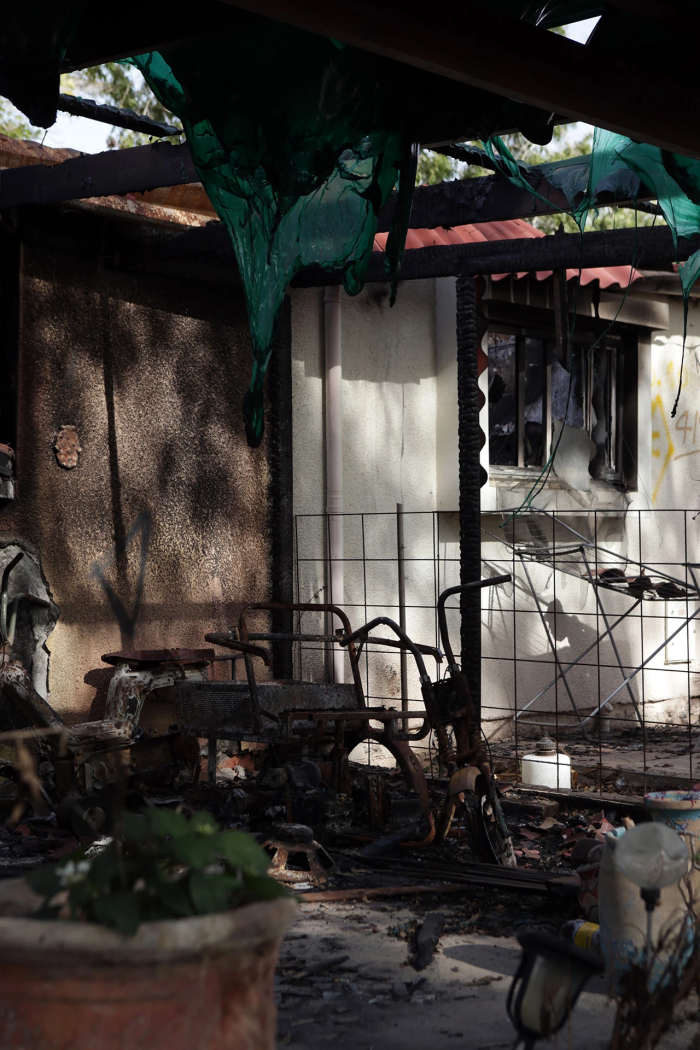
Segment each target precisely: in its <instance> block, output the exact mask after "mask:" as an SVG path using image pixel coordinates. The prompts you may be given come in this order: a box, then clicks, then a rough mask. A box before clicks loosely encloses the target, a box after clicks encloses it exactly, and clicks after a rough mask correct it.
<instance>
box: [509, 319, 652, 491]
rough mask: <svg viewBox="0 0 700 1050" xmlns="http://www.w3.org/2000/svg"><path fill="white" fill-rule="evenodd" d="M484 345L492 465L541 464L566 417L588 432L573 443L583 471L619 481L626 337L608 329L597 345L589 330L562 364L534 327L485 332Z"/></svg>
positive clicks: (572, 425)
mask: <svg viewBox="0 0 700 1050" xmlns="http://www.w3.org/2000/svg"><path fill="white" fill-rule="evenodd" d="M488 345H489V370H488V375H489V393H488V410H489V462H490V463H491V465H492V466H496V467H499V466H500V467H535V468H537V467H541V466H543V465H544V464H545V463H546V462H547V459H548V458H549V455H550V453H551V451H552V448H553V442H554V441H556V439H557V435H558V434H559V433H560V431H561V427H560V425H559V424H560V423H564V424H565V425H566V427H567V428H573V429H574V430H575V431H579V432H580V433H581V435H582V436H585V435H587V438H586V440H585V441H583V440H582V441H581V442H580V443H579V444H578V445H577V448H579V449H580V451H581V455H583V456H584V460H583V462H582V463H581V464H579V467H580V471H582V472H583V475H582V476H583V477H585V478H588V476H589V475H590V476H592V477H594V478H599V479H601V480H604V481H608V482H611V483H613V484H621V483H622V481H623V443H624V435H625V420H624V396H623V395H624V391H623V376H624V342H623V339H622V338H621V337H620V336H615V335H607V336H606V337H605V338H604V339H603V340H602V341H601V342H600V343H599V344H598V345H597V346H596V345H595V344H594V342H593V336H592V335H591V334H589V333H585V332H582V333H581V335H580V337H579V338H578V339H576V340H575V342H574V344H573V349H572V352H571V357H570V359H569V360H568V361H567V366H568V367H566V368H565V367H564V365H562V364H561V362H559V361H558V360H557V359H556V346H555V343H554V341H553V340H551V339H545V338H543V337H542V336H535V334H534V333H533V334H532V335H527V334H524V333H521V334H519V335H509V334H505V333H503V332H490V333H489V340H488ZM630 425H633V424H630ZM548 428H549V429H548ZM566 433H567V434H571V431H569V430H567V431H566ZM589 439H590V440H589ZM568 440H569V442H570V441H571V440H572V438H571V437H570V438H569V439H568ZM635 440H636V439H635ZM589 449H590V452H589V451H588V450H589ZM591 457H592V458H591ZM554 469H555V473H556V470H557V468H556V463H555V467H554ZM577 487H584V486H582V485H579V486H577Z"/></svg>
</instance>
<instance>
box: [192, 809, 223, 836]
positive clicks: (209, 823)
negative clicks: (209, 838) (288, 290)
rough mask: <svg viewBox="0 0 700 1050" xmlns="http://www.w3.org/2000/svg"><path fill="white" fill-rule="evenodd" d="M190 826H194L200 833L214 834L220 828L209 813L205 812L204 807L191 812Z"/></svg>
mask: <svg viewBox="0 0 700 1050" xmlns="http://www.w3.org/2000/svg"><path fill="white" fill-rule="evenodd" d="M190 828H194V830H195V831H197V832H198V833H199V834H200V835H215V834H216V832H217V831H219V830H220V826H219V824H218V823H217V821H216V820H215V819H214V817H213V816H212V815H211V813H207V811H206V810H204V809H202V810H200V811H199V812H198V813H193V814H192V819H191V820H190Z"/></svg>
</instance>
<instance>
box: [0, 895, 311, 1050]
mask: <svg viewBox="0 0 700 1050" xmlns="http://www.w3.org/2000/svg"><path fill="white" fill-rule="evenodd" d="M295 910H296V903H295V902H294V901H293V900H291V899H288V898H279V899H277V900H274V901H266V902H262V903H258V904H249V905H246V907H243V908H239V909H237V910H235V911H230V912H223V913H219V914H215V915H202V916H197V917H195V918H188V919H177V920H173V921H170V920H168V921H163V922H148V923H144V924H143V925H142V926H140V927H139V929H138V931H137V932H136V934H135V935H134V936H133V937H124V936H122V935H121V934H119V933H116V932H115V931H114V930H111V929H108V928H106V927H104V926H97V925H93V924H88V923H74V922H51V921H41V920H39V919H31V918H0V1047H2V1050H98V1048H99V1050H180V1048H182V1050H273V1048H274V1046H275V1028H276V1011H275V1006H274V999H273V977H274V972H275V966H276V965H277V955H278V951H279V944H280V941H281V939H282V935H283V934H284V931H285V930H286V928H287V927H288V926H289V924H290V922H291V921H292V918H293V916H294V912H295Z"/></svg>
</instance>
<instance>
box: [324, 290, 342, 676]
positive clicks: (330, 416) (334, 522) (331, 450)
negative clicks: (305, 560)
mask: <svg viewBox="0 0 700 1050" xmlns="http://www.w3.org/2000/svg"><path fill="white" fill-rule="evenodd" d="M340 292H341V290H340V288H339V287H335V288H326V290H325V291H324V293H323V313H324V334H325V347H326V380H325V383H326V513H327V515H328V559H329V575H330V579H329V584H330V592H331V593H330V599H331V602H332V603H333V604H334V605H342V604H343V602H344V601H345V580H344V563H343V517H342V515H343V509H344V507H343V394H342V390H343V358H342V343H341V316H340ZM330 620H331V623H330V625H329V626H330V631H329V633H330V634H334V633H335V631H336V630H337V629H338V628H340V627H341V626H342V624H341V623H340V621H339V620H338V619H337V618H336V617H334V616H332V615H331V617H330ZM330 662H331V668H330V670H331V674H332V677H333V681H334V682H344V681H345V657H344V655H343V652H342V650H340V649H339V648H338V647H337V646H333V648H332V649H331V661H330Z"/></svg>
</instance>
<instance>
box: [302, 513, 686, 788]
mask: <svg viewBox="0 0 700 1050" xmlns="http://www.w3.org/2000/svg"><path fill="white" fill-rule="evenodd" d="M508 517H509V516H508V514H507V513H506V512H504V513H501V514H488V515H486V514H485V515H482V576H483V577H488V576H500V575H502V574H504V573H510V574H511V575H512V581H511V582H510V583H507V584H502V585H499V586H495V587H489V588H487V589H485V590H484V591H482V635H481V643H482V651H481V681H482V687H481V693H482V726H483V732H484V735H485V737H486V739H487V741H488V743H489V747H490V748H491V752H492V757H493V761H494V764H495V766H496V769H497V770H499V775H500V777H501V778H502V779H504V780H510V781H511V782H513V783H522V778H523V763H522V759H523V758H524V757H525V758H527V755H528V754H529V753H534V752H535V751H536V742H537V741H538V740H539V738H541V737H543V735H545V734H546V735H548V736H549V737H550V738H551V739H552V740H553V741H554V744H555V745H556V748H557V750H558V751H559V752H561V753H568V755H569V756H570V758H571V767H572V769H573V779H574V785H575V786H577V787H578V788H583V789H586V790H590V791H597V792H600V793H601V794H605V795H606V796H609V795H611V794H613V795H614V794H615V793H622V794H630V793H642V792H646V791H647V790H655V789H657V788H662V787H663V788H673V787H679V788H680V787H689V786H692V785H693V784H694V783H695V781H696V779H697V780H700V775H699V774H698V773H697V770H696V767H697V751H696V746H697V741H698V737H699V735H700V734H699V728H698V724H699V719H700V653H699V654H696V624H697V617H698V614H700V601H699V598H700V590H699V588H698V580H700V568H699V567H698V564H697V563H696V562H695V561H694V558H695V557H697V554H695V552H696V551H697V550H700V547H699V545H698V539H700V518H698V519H697V520H696V513H695V512H693V511H688V510H662V511H655V510H652V511H642V510H627V511H606V510H592V511H566V512H565V513H552V512H548V511H540V510H534V509H531V510H530V511H529V512H528V513H527V514H523V515H520V516H518V517H516V518H513V519H512V520H508ZM343 532H344V546H343V558H342V559H338V560H341V561H342V566H343V571H342V574H341V575H342V593H340V594H335V595H334V594H332V593H331V587H330V582H329V581H330V580H331V573H330V571H329V549H330V546H329V520H328V516H327V515H299V516H297V518H296V522H295V540H296V566H295V570H296V580H295V585H296V593H297V600H298V601H300V602H306V601H308V602H310V603H311V604H313V602H314V601H316V602H322V601H325V602H330V601H333V602H336V603H337V604H339V605H342V607H343V608H344V609H345V611H346V613H347V614H348V616H349V618H350V622H351V624H352V627H353V629H355V628H357V627H359V626H361V625H362V624H364V623H367V622H368V621H369V620H371V619H372V618H373V617H375V616H379V615H384V616H389V617H391V618H392V619H394V620H396V621H397V622H398V621H399V620H400V619H401V617H402V615H403V617H404V618H405V624H406V630H407V633H408V635H409V636H410V638H412V639H413V641H415V642H418V643H423V644H426V645H432V646H436V647H438V648H442V641H441V639H440V637H439V631H438V621H437V614H436V603H437V598H438V596H439V594H440V593H441V592H442V591H443V590H445V589H446V588H448V587H451V586H453V585H455V584H457V583H459V582H460V580H459V515H458V514H457V512H451V513H447V512H405V513H401V514H400V515H399V516H398V517H397V514H396V513H367V514H363V513H361V514H345V515H343ZM401 536H402V538H403V549H401V548H400V541H399V538H400V537H401ZM333 578H334V579H335V581H336V584H335V585H336V590H338V589H339V585H338V580H339V575H338V572H337V571H336V573H335V574H334V575H333ZM400 595H402V596H403V601H401V600H400ZM300 617H301V619H300V621H299V623H300V625H301V626H300V628H298V629H303V630H307V629H309V628H310V626H311V622H312V621H313V620H314V619H316V620H317V624H316V628H318V629H322V628H323V623H322V618H321V616H320V615H319V614H318V613H315V612H313V611H312V610H310V611H309V612H308V613H306V612H304V613H302V614H300ZM447 623H448V629H449V631H450V633H451V637H452V644H453V647H454V648H455V650H456V651H459V626H460V624H459V608H458V599H451V600H450V602H449V603H448V614H447ZM304 625H305V626H304ZM316 628H315V629H316ZM427 663H428V671H429V673H430V674H431V677H432V678H433V680H438V679H440V678H442V677H443V676H444V674H445V670H446V665H445V662H443V663H442V664H439V663H437V661H431V660H430V658H427ZM336 666H337V665H336ZM333 673H334V672H333V664H332V661H331V660H330V659H329V654H328V652H327V651H326V649H325V648H324V647H323V646H321V645H314V644H306V643H297V644H296V646H295V676H296V677H298V678H300V679H303V680H307V681H322V680H324V679H325V678H327V677H328V676H329V675H332V674H333ZM335 673H336V674H337V670H336V672H335ZM346 673H347V672H346ZM362 674H363V683H364V688H365V693H366V697H367V702H368V703H369V704H370V705H375V706H379V705H385V706H389V707H400V706H401V702H402V700H403V702H404V706H405V707H406V708H408V709H409V710H411V709H422V707H423V703H422V700H421V692H420V681H419V676H418V671H417V668H416V666H415V664H414V663H413V661H412V659H411V658H410V657H409V659H408V661H407V663H406V665H405V669H404V673H403V674H402V669H401V656H400V653H399V652H398V651H397V650H389V649H387V648H386V647H384V646H382V645H373V644H371V642H370V643H369V644H368V645H367V646H366V647H365V649H364V651H363V657H362ZM414 747H415V748H416V749H417V750H420V751H422V752H423V758H424V760H425V763H426V765H428V764H429V763H430V764H431V765H432V764H433V763H434V761H436V759H435V754H434V750H433V747H432V742H431V740H430V739H428V740H426V741H424V742H423V743H422V744H420V745H414ZM375 750H376V749H375ZM369 757H370V758H371V757H372V756H371V755H370V756H369ZM374 757H375V758H376V753H375V755H374ZM550 761H551V762H552V763H553V767H554V777H555V784H554V785H553V786H559V787H568V785H569V776H570V774H569V771H568V767H567V765H565V764H564V760H563V759H562V760H561V761H560V760H559V759H557V757H556V755H555V756H554V757H553V759H550ZM531 765H532V763H529V764H528V762H527V761H526V763H525V769H526V779H527V770H528V769H529V768H530V767H531Z"/></svg>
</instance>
